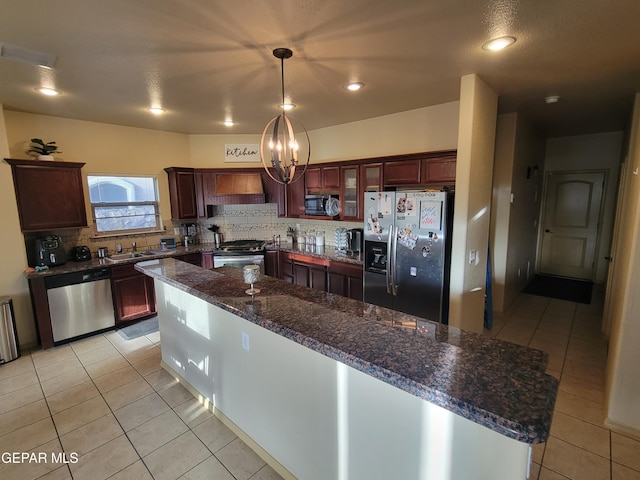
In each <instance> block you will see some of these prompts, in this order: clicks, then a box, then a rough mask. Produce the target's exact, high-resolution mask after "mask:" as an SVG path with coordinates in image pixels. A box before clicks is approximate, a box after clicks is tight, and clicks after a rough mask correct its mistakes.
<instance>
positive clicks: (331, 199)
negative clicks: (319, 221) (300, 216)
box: [304, 195, 339, 217]
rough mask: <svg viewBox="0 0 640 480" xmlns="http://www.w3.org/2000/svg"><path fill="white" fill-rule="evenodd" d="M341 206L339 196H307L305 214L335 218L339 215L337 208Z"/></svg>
mask: <svg viewBox="0 0 640 480" xmlns="http://www.w3.org/2000/svg"><path fill="white" fill-rule="evenodd" d="M336 205H339V202H338V196H337V195H305V196H304V214H305V215H315V216H321V217H334V216H336V215H337V214H338V213H337V212H336V211H335V208H336V207H335V206H336Z"/></svg>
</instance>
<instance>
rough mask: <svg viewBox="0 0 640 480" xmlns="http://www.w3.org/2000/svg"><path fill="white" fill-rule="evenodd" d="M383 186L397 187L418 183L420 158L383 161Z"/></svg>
mask: <svg viewBox="0 0 640 480" xmlns="http://www.w3.org/2000/svg"><path fill="white" fill-rule="evenodd" d="M383 177H384V186H385V187H399V186H404V185H418V184H419V183H420V160H419V159H415V160H400V161H394V162H384V176H383Z"/></svg>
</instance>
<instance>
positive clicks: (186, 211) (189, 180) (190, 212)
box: [164, 167, 198, 220]
mask: <svg viewBox="0 0 640 480" xmlns="http://www.w3.org/2000/svg"><path fill="white" fill-rule="evenodd" d="M164 171H165V172H167V176H168V177H169V197H170V201H171V218H172V219H173V220H185V219H193V218H198V209H197V206H196V180H195V178H196V177H195V172H194V170H193V169H192V168H180V167H169V168H165V169H164Z"/></svg>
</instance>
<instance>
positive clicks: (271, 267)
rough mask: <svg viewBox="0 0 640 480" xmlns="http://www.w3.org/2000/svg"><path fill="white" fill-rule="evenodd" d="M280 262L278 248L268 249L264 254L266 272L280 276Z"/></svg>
mask: <svg viewBox="0 0 640 480" xmlns="http://www.w3.org/2000/svg"><path fill="white" fill-rule="evenodd" d="M278 263H279V262H278V250H267V251H266V252H265V254H264V274H265V275H269V276H270V277H275V278H280V275H279V268H278V266H279V265H278Z"/></svg>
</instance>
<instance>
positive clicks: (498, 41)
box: [482, 36, 516, 52]
mask: <svg viewBox="0 0 640 480" xmlns="http://www.w3.org/2000/svg"><path fill="white" fill-rule="evenodd" d="M514 43H516V39H515V37H509V36H505V37H498V38H494V39H492V40H489V41H488V42H486V43H485V44H484V45H482V49H483V50H491V51H492V52H497V51H499V50H503V49H505V48H507V47H509V46H511V45H513V44H514Z"/></svg>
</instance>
